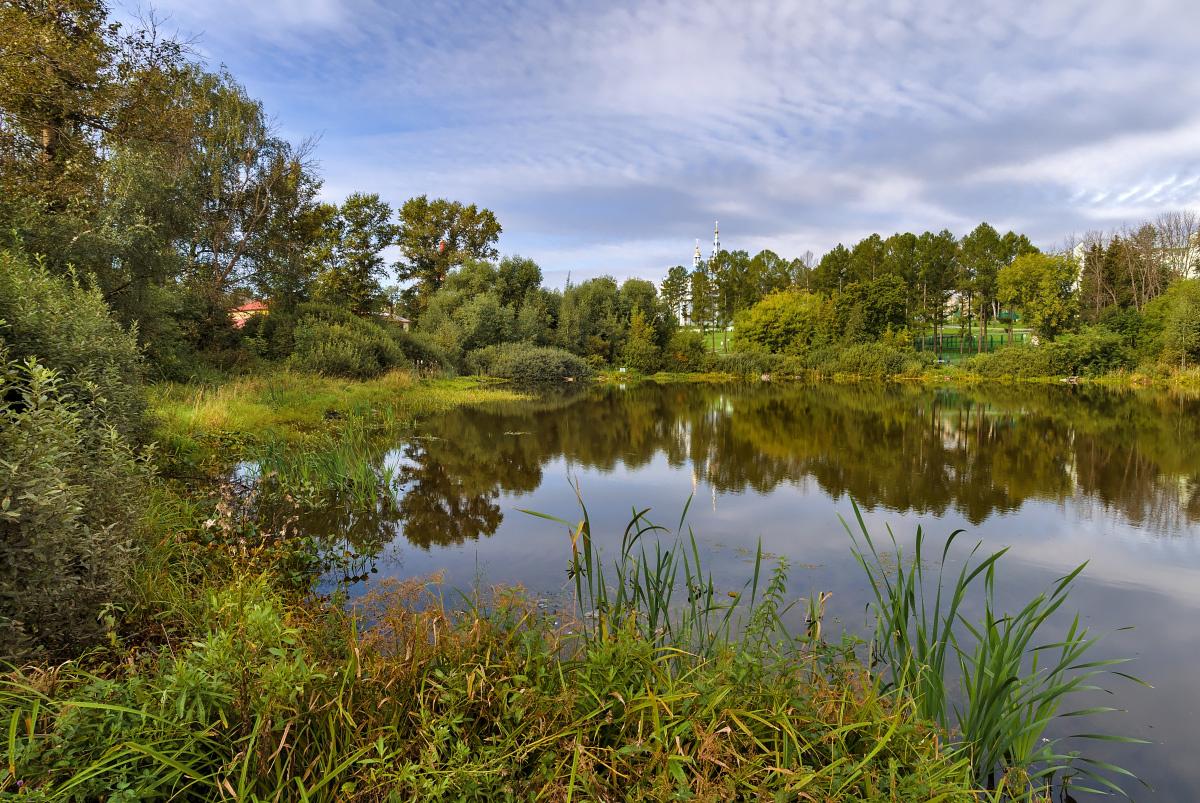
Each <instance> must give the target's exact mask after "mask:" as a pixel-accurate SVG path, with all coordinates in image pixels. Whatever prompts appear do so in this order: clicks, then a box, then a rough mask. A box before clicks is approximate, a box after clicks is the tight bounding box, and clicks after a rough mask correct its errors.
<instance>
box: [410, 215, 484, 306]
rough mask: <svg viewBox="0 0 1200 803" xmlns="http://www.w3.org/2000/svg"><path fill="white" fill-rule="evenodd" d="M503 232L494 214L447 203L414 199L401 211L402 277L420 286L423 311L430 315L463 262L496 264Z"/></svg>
mask: <svg viewBox="0 0 1200 803" xmlns="http://www.w3.org/2000/svg"><path fill="white" fill-rule="evenodd" d="M502 231H503V229H502V228H501V227H500V224H499V222H497V220H496V216H495V215H494V214H492V212H491V210H489V209H480V208H478V207H476V206H475V204H471V205H470V206H464V205H463V204H462V203H460V202H459V201H449V200H446V199H445V198H437V199H434V200H432V201H431V200H429V198H428V197H426V196H424V195H420V196H417V197H416V198H410V199H409V200H407V201H405V202H404V205H403V206H402V207H400V211H399V229H398V235H397V243H398V244H399V246H400V250H401V252H402V253H403V254H404V259H403V260H401V261H399V262H397V263H396V266H395V269H396V275H397V276H398V277H399V278H400V279H401V280H406V281H415V282H416V283H417V285H416V286H417V306H418V309H424V307H425V305H426V304H427V303H428V298H429V296H430V295H431V294H433V293H435V292H437V290H438V288H440V287H441V286H442V283H443V282H444V281H445V280H446V274H447V273H449V271H450V269H451V268H452V267H454V266H456V265H461V264H462V262H463V260H465V259H468V258H471V259H494V258H495V257H496V256H497V253H498V252H497V250H496V243H497V241H498V240H499V239H500V234H501V232H502Z"/></svg>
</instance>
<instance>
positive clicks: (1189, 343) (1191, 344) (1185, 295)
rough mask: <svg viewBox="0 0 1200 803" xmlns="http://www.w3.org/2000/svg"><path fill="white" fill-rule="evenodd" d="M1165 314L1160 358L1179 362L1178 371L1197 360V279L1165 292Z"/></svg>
mask: <svg viewBox="0 0 1200 803" xmlns="http://www.w3.org/2000/svg"><path fill="white" fill-rule="evenodd" d="M1168 298H1170V302H1169V306H1168V309H1167V312H1166V315H1165V316H1164V321H1163V332H1162V344H1163V350H1162V360H1163V361H1164V362H1169V363H1174V362H1176V361H1178V363H1179V367H1180V370H1183V369H1185V368H1186V367H1187V366H1188V365H1189V364H1190V365H1192V366H1195V365H1197V364H1198V363H1200V279H1189V280H1187V281H1183V282H1180V283H1179V284H1178V285H1176V287H1175V288H1173V292H1171V293H1170V294H1169V295H1168Z"/></svg>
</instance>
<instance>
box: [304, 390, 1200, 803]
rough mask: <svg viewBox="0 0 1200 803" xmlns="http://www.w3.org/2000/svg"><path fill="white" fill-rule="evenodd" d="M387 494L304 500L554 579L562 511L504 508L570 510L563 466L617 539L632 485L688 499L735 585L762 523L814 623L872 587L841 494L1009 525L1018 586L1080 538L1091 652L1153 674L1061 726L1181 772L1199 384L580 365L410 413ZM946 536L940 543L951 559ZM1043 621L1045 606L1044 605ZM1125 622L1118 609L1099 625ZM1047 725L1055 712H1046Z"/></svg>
mask: <svg viewBox="0 0 1200 803" xmlns="http://www.w3.org/2000/svg"><path fill="white" fill-rule="evenodd" d="M385 459H386V460H387V461H389V462H390V463H391V464H392V465H394V466H396V467H397V468H398V470H399V471H398V473H399V476H400V480H401V482H402V483H403V489H404V491H405V493H404V496H403V497H402V501H401V503H400V505H399V507H398V508H397V509H395V510H391V511H388V512H386V513H380V514H378V515H376V516H373V517H363V518H358V519H353V518H351V517H348V516H344V515H341V514H339V513H338V512H337V511H333V512H328V513H325V514H322V516H320V517H314V518H313V519H312V520H310V521H309V522H308V524H309V526H310V527H311V528H313V529H315V530H322V529H323V530H327V531H338V532H341V533H344V534H345V533H348V534H349V537H350V539H351V540H352V541H354V542H356V543H357V544H358V545H360V546H362V547H363V548H366V549H369V550H371V551H374V552H377V553H378V555H379V557H378V561H377V566H378V569H379V571H380V573H381V574H385V575H386V574H392V575H397V576H403V577H408V576H418V575H423V574H427V573H430V572H433V571H437V570H446V571H447V573H448V575H449V582H450V583H451V584H452V585H456V586H459V587H464V588H465V587H470V586H472V585H473V584H474V583H475V582H476V581H477V579H478V580H481V581H482V582H484V583H488V584H494V583H506V584H517V583H519V584H521V585H523V586H524V587H525V588H526V589H528V590H529V591H530V592H532V593H535V594H538V595H544V596H547V597H552V598H553V597H554V596H555V595H559V596H561V595H562V593H563V591H564V587H565V583H566V574H565V567H566V561H567V556H568V553H569V543H568V540H567V537H566V534H565V528H563V527H562V526H561V525H556V524H554V523H552V522H548V521H545V520H543V519H538V518H534V517H532V516H529V515H526V514H523V513H521V512H518V510H517V509H518V508H524V509H531V510H537V511H541V512H545V513H550V514H553V515H557V516H559V517H561V518H565V519H570V520H577V519H578V518H579V510H578V504H577V501H576V497H575V491H574V490H572V487H571V484H570V482H569V480H577V482H578V485H579V488H580V489H581V492H582V496H583V501H584V503H585V504H586V505H587V508H588V512H589V514H590V516H591V521H592V526H593V532H594V534H595V536H596V538H597V540H598V541H600V542H601V543H602V544H603V543H606V544H608V545H609V549H610V551H615V545H616V544H619V542H620V536H621V533H622V532H623V530H624V527H625V524H626V523H627V522H628V520H629V518H630V513H631V509H632V508H633V507H636V508H638V509H639V510H640V509H642V508H651V513H650V518H651V519H652V520H653V521H655V523H658V524H663V525H667V526H669V527H671V528H672V529H674V528H675V526H676V525H677V524H678V522H679V519H680V514H681V512H682V511H683V509H684V506H685V504H686V503H687V502H688V499H689V497H690V498H691V499H692V502H691V506H690V509H689V511H688V517H687V521H688V523H689V524H690V525H691V526H692V528H693V530H694V532H695V533H696V535H697V537H698V538H699V539H702V541H701V543H702V544H704V545H705V547H706V548H707V551H708V554H709V557H710V559H711V561H712V569H713V571H714V573H715V575H716V577H717V579H718V582H720V583H724V584H726V585H727V586H728V587H729V588H735V587H740V585H741V584H742V583H743V582H744V581H745V580H746V579H747V577H748V574H749V570H750V566H749V563H748V561H749V557H748V555H752V554H753V552H754V550H755V548H756V547H757V546H758V544H759V541H760V540H761V543H762V548H763V550H765V551H766V552H769V553H772V554H775V555H783V556H786V557H787V558H788V559H789V560H790V561H791V562H792V563H793V571H792V575H791V579H792V582H791V589H792V592H793V593H794V594H795V595H796V596H803V597H807V596H808V594H809V592H810V591H811V590H812V589H817V590H821V591H832V592H833V598H832V599H831V601H830V604H829V606H828V608H827V620H826V632H831V631H832V632H838V631H839V630H840V629H843V628H844V629H849V630H854V631H857V632H860V633H864V634H865V633H866V632H868V630H869V624H868V623H867V622H866V616H865V613H864V606H865V605H866V603H867V601H868V598H869V597H870V590H869V588H868V587H867V586H866V584H865V583H864V580H863V577H862V575H861V570H859V569H858V567H857V566H856V565H855V563H854V561H853V558H852V556H851V553H850V542H849V538H848V536H847V534H846V531H845V529H844V528H843V526H842V524H841V522H840V521H839V518H838V516H839V514H841V515H842V516H845V517H846V518H847V519H851V517H852V516H853V512H852V508H851V500H852V499H853V500H854V501H856V502H857V503H858V504H859V506H860V507H861V508H862V510H863V515H864V518H865V519H866V521H867V524H868V526H869V527H870V529H871V531H872V532H873V533H874V534H876V535H878V536H881V537H883V536H885V535H886V529H885V528H886V527H887V526H888V525H890V526H891V528H892V530H893V531H894V532H895V534H896V536H897V538H898V539H899V540H900V541H901V543H903V544H906V545H908V544H911V541H912V536H913V534H914V532H915V530H916V528H917V526H918V525H921V526H923V527H924V529H925V531H926V532H927V533H929V534H930V535H931V536H933V537H934V539H935V541H940V540H941V539H943V538H944V537H946V536H948V535H949V534H950V533H951V532H952V531H953V530H955V529H958V528H964V529H966V530H967V536H968V537H967V539H961V540H969V541H970V543H971V544H974V543H975V541H978V540H982V541H983V542H984V547H985V549H988V550H992V549H999V548H1001V547H1005V546H1011V547H1012V549H1011V551H1010V552H1009V555H1008V556H1006V557H1005V558H1004V560H1003V561H1002V562H1001V576H1000V578H999V579H998V588H999V591H1000V594H1001V595H1002V596H1003V597H1004V598H1005V599H1006V600H1010V601H1011V603H1010V604H1011V606H1013V607H1016V606H1017V605H1018V604H1023V603H1024V602H1025V601H1027V600H1028V599H1030V598H1031V597H1032V596H1034V595H1035V594H1036V593H1037V592H1038V591H1040V590H1041V589H1042V588H1044V587H1045V586H1046V585H1048V584H1049V583H1050V582H1052V581H1053V580H1054V579H1056V578H1057V577H1059V576H1061V575H1062V574H1065V573H1066V572H1068V571H1070V570H1071V569H1072V568H1074V567H1075V566H1076V565H1078V564H1079V563H1082V562H1083V561H1088V567H1087V569H1086V570H1085V573H1084V574H1083V575H1082V577H1081V578H1080V579H1079V580H1078V581H1077V583H1076V588H1075V590H1074V592H1073V593H1072V595H1071V597H1070V599H1069V600H1068V603H1067V606H1066V607H1068V608H1070V614H1071V615H1073V614H1074V612H1075V611H1076V610H1079V611H1081V612H1082V614H1083V620H1084V622H1085V623H1086V625H1087V626H1088V627H1090V628H1091V630H1092V631H1093V632H1094V633H1100V632H1104V633H1109V634H1111V635H1109V636H1107V637H1106V638H1105V639H1104V640H1103V641H1102V642H1101V643H1100V645H1099V646H1098V647H1097V648H1096V649H1095V655H1096V657H1097V658H1099V657H1116V656H1130V657H1133V658H1135V660H1134V661H1133V662H1132V663H1130V664H1128V665H1126V667H1125V668H1127V669H1128V671H1130V672H1131V673H1133V674H1135V675H1137V676H1139V677H1141V678H1142V679H1144V680H1145V681H1147V682H1148V683H1150V684H1152V685H1153V686H1154V688H1153V689H1145V688H1142V687H1140V686H1137V685H1135V684H1133V683H1131V682H1128V681H1125V680H1122V679H1120V678H1111V679H1108V681H1107V685H1108V686H1109V688H1111V689H1112V691H1113V692H1114V695H1113V696H1107V695H1099V697H1101V698H1102V699H1095V700H1091V699H1089V700H1081V701H1080V703H1081V705H1079V706H1078V707H1085V706H1091V705H1111V706H1115V707H1117V708H1121V709H1126V711H1127V712H1126V713H1119V714H1110V715H1106V716H1103V717H1096V718H1094V721H1086V720H1080V719H1076V720H1068V722H1070V724H1071V726H1072V728H1071V729H1070V730H1064V731H1062V732H1061V733H1062V734H1067V733H1071V732H1084V731H1088V732H1093V731H1097V730H1099V731H1101V732H1110V733H1120V734H1122V735H1126V736H1133V737H1137V738H1141V739H1146V740H1147V741H1149V742H1151V743H1152V744H1150V745H1145V746H1141V745H1135V746H1128V745H1115V746H1114V745H1107V746H1106V745H1104V744H1103V743H1092V742H1088V743H1083V744H1082V745H1079V746H1080V747H1081V749H1084V750H1085V751H1086V754H1087V755H1089V756H1092V757H1095V758H1100V759H1104V760H1111V761H1114V762H1116V763H1118V764H1121V765H1122V766H1125V767H1127V768H1129V769H1131V770H1133V771H1134V772H1136V773H1137V774H1138V775H1139V776H1140V777H1142V778H1143V779H1144V780H1145V781H1147V782H1148V783H1149V784H1151V785H1152V786H1154V787H1155V791H1154V792H1148V791H1146V790H1144V789H1141V788H1140V787H1133V786H1131V785H1127V788H1128V789H1131V790H1133V797H1134V799H1137V800H1150V799H1152V800H1164V801H1165V800H1191V799H1195V798H1196V797H1198V796H1200V793H1198V792H1197V791H1196V790H1200V761H1197V759H1196V744H1197V742H1198V741H1200V738H1198V737H1200V682H1198V681H1200V670H1198V668H1197V664H1198V661H1200V545H1198V541H1197V535H1198V534H1200V403H1198V402H1197V401H1196V400H1195V399H1194V398H1186V397H1182V396H1180V395H1177V394H1168V393H1150V392H1145V393H1134V392H1115V391H1109V390H1104V389H1096V388H1083V387H1042V386H1033V387H1017V388H1008V387H1003V386H998V385H986V386H980V387H971V388H950V387H946V388H919V387H908V386H902V385H884V384H858V385H833V384H826V385H818V386H807V385H795V384H780V383H774V384H768V383H759V384H731V385H717V386H710V385H704V386H700V385H668V386H659V385H653V384H646V385H641V386H638V387H629V388H617V387H596V388H592V389H590V390H588V389H583V390H581V391H579V392H576V393H575V394H574V395H549V396H544V397H542V398H539V399H538V400H536V401H530V402H523V403H513V404H497V405H490V406H482V407H475V408H469V409H459V410H456V411H454V412H452V413H449V414H447V415H445V416H442V417H439V418H435V419H432V420H429V421H427V422H424V423H423V424H422V425H421V426H420V428H419V430H418V432H417V435H416V437H414V438H412V439H411V440H409V441H408V442H406V443H403V444H400V445H399V446H398V447H397V448H396V449H395V450H394V451H392V452H391V453H389V454H388V455H387V456H386V458H385ZM962 557H963V556H962V555H959V556H958V558H957V559H962ZM1059 624H1060V625H1064V624H1065V623H1062V622H1060V623H1059ZM1128 625H1136V626H1137V627H1136V629H1134V630H1129V631H1121V632H1118V629H1119V628H1122V627H1126V626H1128ZM1055 735H1058V734H1055Z"/></svg>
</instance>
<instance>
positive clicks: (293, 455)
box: [248, 410, 403, 511]
mask: <svg viewBox="0 0 1200 803" xmlns="http://www.w3.org/2000/svg"><path fill="white" fill-rule="evenodd" d="M402 425H403V424H402V423H401V422H398V421H396V420H395V418H394V417H393V416H391V415H389V414H388V413H387V411H384V412H383V413H378V412H375V411H370V410H365V411H364V410H354V411H351V412H350V413H349V414H347V416H346V418H345V420H344V421H343V422H342V426H340V427H338V428H337V430H335V431H333V432H321V433H319V434H316V435H312V436H309V437H306V438H302V439H298V440H289V439H287V438H285V437H284V436H282V435H280V434H279V433H277V432H275V431H268V432H267V433H266V434H265V435H264V436H263V437H262V438H261V439H260V440H259V441H258V442H257V443H256V444H254V445H252V446H251V447H250V448H249V449H248V456H249V458H250V460H251V463H252V465H253V474H254V476H255V479H257V481H258V482H259V483H260V485H261V486H262V488H263V490H264V491H265V492H267V493H268V494H269V495H271V496H274V497H276V498H286V499H287V500H289V501H294V502H296V503H299V504H301V505H305V506H308V507H312V508H315V507H318V506H320V505H332V504H343V505H345V506H347V507H348V508H350V509H351V510H359V511H362V510H375V509H378V508H379V507H380V506H386V505H392V504H394V503H395V502H396V496H395V494H396V493H397V492H398V488H397V487H396V482H395V479H396V478H395V471H394V469H392V468H390V467H387V466H384V465H382V457H383V453H384V451H385V450H386V448H387V446H388V445H389V443H390V442H391V439H392V437H393V436H394V434H395V432H396V431H397V430H398V429H399V428H400V427H401V426H402Z"/></svg>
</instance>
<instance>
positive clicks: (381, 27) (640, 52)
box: [118, 0, 1200, 286]
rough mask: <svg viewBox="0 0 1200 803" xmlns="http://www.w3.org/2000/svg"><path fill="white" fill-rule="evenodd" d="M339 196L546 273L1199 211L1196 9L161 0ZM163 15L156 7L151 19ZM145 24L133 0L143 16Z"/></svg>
mask: <svg viewBox="0 0 1200 803" xmlns="http://www.w3.org/2000/svg"><path fill="white" fill-rule="evenodd" d="M154 9H155V14H156V15H157V16H158V17H159V18H160V19H163V18H165V21H164V22H163V23H162V25H161V27H162V28H163V29H164V30H166V31H168V32H171V31H178V32H179V33H180V34H181V35H182V36H184V37H197V41H196V49H197V51H198V53H199V54H200V56H202V57H203V58H204V59H205V60H206V62H207V63H208V65H209V66H210V68H216V67H218V66H219V65H221V64H224V65H226V66H227V67H228V68H229V69H230V70H231V71H232V72H233V74H234V75H235V76H236V77H237V79H238V80H239V81H241V82H242V83H243V84H244V85H245V86H246V88H247V89H248V91H249V92H250V94H251V95H253V96H255V97H258V98H260V99H261V100H263V102H264V104H265V106H266V108H267V110H268V112H269V113H270V114H271V115H273V116H274V117H275V118H276V121H277V123H278V125H279V128H280V131H281V133H282V134H283V135H284V136H286V137H288V138H289V139H291V140H293V141H299V140H301V139H303V138H305V137H306V136H310V135H317V136H319V138H320V144H319V147H318V151H317V156H318V158H319V160H320V162H321V171H322V175H323V178H324V181H325V184H324V188H323V193H324V195H325V197H326V199H327V200H331V201H334V202H337V201H340V200H341V199H342V198H344V197H345V196H346V195H348V194H349V193H351V192H376V193H379V195H380V196H381V197H382V198H383V199H384V200H387V201H389V202H390V203H391V204H392V205H393V206H399V205H400V204H401V203H403V202H404V201H405V200H406V199H408V198H410V197H413V196H416V195H421V194H425V195H428V196H429V197H431V198H435V197H445V198H450V199H454V200H460V201H463V202H464V203H475V204H478V205H480V206H484V207H487V208H489V209H491V210H492V211H493V212H495V214H496V216H497V218H498V220H499V221H500V223H501V225H502V226H503V228H504V233H503V235H502V236H501V239H500V243H499V248H500V250H501V251H502V252H503V253H519V254H521V255H523V256H527V257H532V258H533V259H535V260H536V261H537V262H538V264H539V265H541V267H542V270H543V274H544V276H545V278H546V283H547V284H549V285H558V286H561V284H562V283H563V281H565V279H566V277H567V274H568V272H569V273H570V275H571V278H572V280H573V281H575V282H578V281H579V280H581V279H585V278H589V277H592V276H598V275H602V274H609V275H613V276H616V277H617V278H618V279H624V278H626V277H629V276H640V277H644V278H650V279H658V278H661V277H662V276H663V275H664V274H665V273H666V270H667V268H669V267H670V266H672V265H676V264H682V265H685V266H689V267H690V264H691V263H690V259H691V255H692V252H693V250H694V248H695V241H696V240H697V239H699V240H700V243H701V248H702V251H703V253H704V255H705V256H706V257H707V255H708V253H709V251H710V250H711V242H712V235H713V226H714V223H715V222H716V221H720V228H721V241H722V246H723V247H724V248H726V249H744V250H746V251H749V252H750V253H751V254H754V253H757V252H758V251H760V250H762V249H764V248H770V249H772V250H773V251H775V252H777V253H779V254H780V255H781V256H784V257H785V258H788V259H791V258H793V257H796V256H800V255H801V254H803V253H804V252H805V251H810V250H811V251H812V252H813V253H814V254H815V255H816V256H817V257H818V258H819V257H820V255H821V254H822V253H824V252H826V251H828V250H829V249H830V248H832V247H833V246H834V245H836V244H837V243H838V242H843V243H845V244H847V245H853V243H855V242H857V241H858V240H860V239H862V238H863V237H865V236H867V235H869V234H871V233H872V232H879V233H880V234H882V235H883V236H885V237H886V236H888V235H889V234H891V233H893V232H897V231H913V232H917V233H920V232H922V231H925V230H931V231H940V230H941V229H944V228H946V229H949V230H950V231H952V232H954V233H955V234H956V235H958V236H962V235H963V234H966V233H967V232H968V231H970V230H971V229H973V228H974V227H975V226H976V225H978V223H979V222H980V221H987V222H989V223H991V224H992V225H993V226H995V227H996V228H998V229H1000V230H1001V231H1006V230H1009V229H1012V230H1014V231H1017V232H1022V233H1025V234H1027V235H1028V236H1029V237H1030V238H1031V239H1032V240H1033V241H1034V243H1035V244H1037V245H1039V246H1040V247H1043V248H1052V247H1055V246H1057V245H1061V244H1062V243H1063V242H1064V241H1065V240H1066V239H1067V238H1069V237H1071V236H1072V235H1075V236H1080V235H1082V234H1083V233H1084V232H1086V231H1089V230H1108V229H1111V228H1113V227H1118V226H1121V225H1123V224H1136V223H1138V222H1140V221H1142V220H1146V219H1153V218H1154V217H1155V216H1157V215H1158V214H1160V213H1163V212H1169V211H1174V210H1179V209H1197V208H1200V48H1198V47H1197V46H1196V43H1197V37H1196V32H1197V31H1200V3H1195V2H1191V1H1189V0H1139V2H1136V3H1135V2H1130V0H1086V2H1080V1H1077V0H1038V1H1036V2H1025V1H1024V0H1014V1H1012V2H1009V1H1007V0H993V1H992V2H988V3H981V2H973V1H972V0H917V1H915V2H909V1H908V0H894V1H893V2H882V1H881V2H860V1H859V0H829V1H828V2H825V1H824V0H794V1H793V2H776V3H764V2H757V0H743V1H742V2H737V3H734V2H724V3H719V2H709V1H708V0H658V1H657V2H623V1H622V0H610V1H609V2H570V1H569V0H567V1H564V2H555V1H554V0H530V2H525V3H517V2H510V1H508V0H489V1H488V2H467V1H460V0H423V1H422V2H384V1H383V0H341V1H340V2H339V1H338V0H158V1H157V2H156V5H155V7H154ZM143 10H145V9H143ZM136 12H137V7H136V6H134V5H133V4H132V3H130V4H127V5H126V6H123V7H121V9H120V13H119V14H118V17H120V14H124V15H125V16H126V17H128V16H131V15H133V14H135V13H136Z"/></svg>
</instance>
